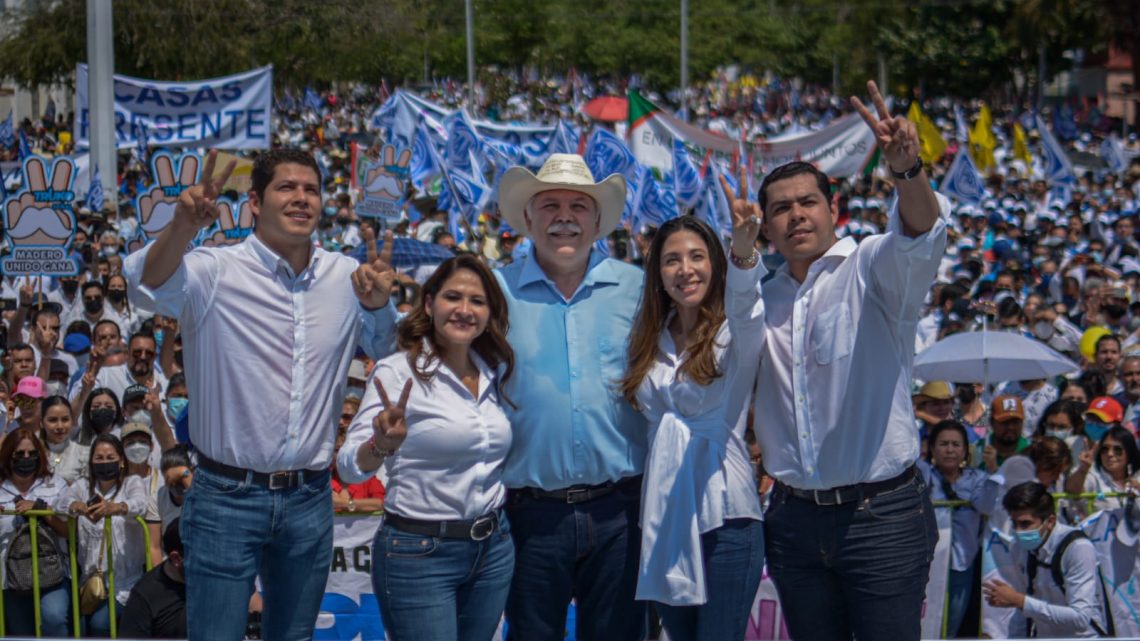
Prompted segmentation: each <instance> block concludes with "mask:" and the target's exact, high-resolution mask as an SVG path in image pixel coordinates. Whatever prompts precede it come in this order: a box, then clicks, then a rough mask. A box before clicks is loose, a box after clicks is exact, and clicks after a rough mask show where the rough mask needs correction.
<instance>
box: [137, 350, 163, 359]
mask: <svg viewBox="0 0 1140 641" xmlns="http://www.w3.org/2000/svg"><path fill="white" fill-rule="evenodd" d="M156 353H157V352H155V351H154V350H152V349H132V350H131V356H134V357H136V358H154V355H155V354H156Z"/></svg>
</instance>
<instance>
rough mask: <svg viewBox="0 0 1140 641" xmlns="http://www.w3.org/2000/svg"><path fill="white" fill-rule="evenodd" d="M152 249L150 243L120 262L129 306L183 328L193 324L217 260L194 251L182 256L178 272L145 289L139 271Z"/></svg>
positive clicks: (213, 278) (211, 285)
mask: <svg viewBox="0 0 1140 641" xmlns="http://www.w3.org/2000/svg"><path fill="white" fill-rule="evenodd" d="M153 249H154V245H153V244H152V245H148V246H146V247H144V248H143V249H141V250H139V251H137V252H134V253H132V254H131V255H129V256H127V259H126V260H125V261H123V276H124V277H125V278H126V279H127V287H128V288H129V289H130V291H129V294H128V295H129V296H130V300H131V304H132V305H134V306H135V307H137V308H138V309H140V310H142V311H146V312H150V313H152V314H160V315H162V316H169V317H172V318H177V319H179V321H180V322H181V323H182V324H183V325H187V326H192V325H194V324H196V322H197V320H198V319H200V318H201V317H202V316H203V315H204V314H205V312H206V309H207V308H208V307H209V303H210V300H211V298H212V297H213V292H214V284H215V283H216V282H217V276H218V271H219V270H218V261H217V258H216V257H215V256H214V253H213V251H211V250H209V249H204V248H199V249H195V250H194V251H192V252H190V253H188V254H186V255H185V256H183V257H182V262H181V264H179V265H178V269H177V270H175V271H174V274H172V275H171V276H170V278H168V279H166V282H165V283H163V284H162V285H159V286H158V287H147V286H146V285H144V284H143V282H142V281H143V270H144V267H145V265H146V257H147V254H149V253H150V251H151V250H153Z"/></svg>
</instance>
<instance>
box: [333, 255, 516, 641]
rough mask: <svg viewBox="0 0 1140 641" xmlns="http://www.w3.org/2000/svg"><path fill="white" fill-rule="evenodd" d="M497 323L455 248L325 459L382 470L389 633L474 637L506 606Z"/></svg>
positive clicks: (505, 369) (379, 551)
mask: <svg viewBox="0 0 1140 641" xmlns="http://www.w3.org/2000/svg"><path fill="white" fill-rule="evenodd" d="M507 329H508V322H507V303H506V298H505V297H504V296H503V293H502V291H501V290H500V289H499V286H498V283H497V282H496V280H495V277H494V275H492V274H491V271H490V270H489V269H488V268H487V267H486V266H485V265H483V263H482V262H480V261H479V259H478V258H476V257H474V256H469V255H462V256H457V257H455V258H452V259H449V260H447V261H446V262H444V263H443V264H442V265H440V267H439V269H437V270H436V272H435V273H434V274H433V275H432V276H431V277H430V278H428V280H427V282H426V283H425V284H424V288H423V299H422V302H421V303H420V304H419V305H418V306H417V307H416V308H415V309H414V310H413V311H412V312H411V313H410V314H409V315H408V317H407V318H405V319H404V320H403V322H402V323H401V324H400V327H399V343H398V344H399V347H400V351H399V352H397V353H396V354H393V355H392V356H389V357H387V358H385V359H383V360H381V361H380V362H378V363H377V365H376V367H375V369H374V370H373V372H372V376H371V379H372V385H370V386H369V387H368V388H367V389H366V390H365V394H364V398H363V399H362V401H361V406H360V411H359V412H358V413H357V415H356V417H355V418H354V419H353V422H352V424H351V425H350V426H349V428H348V435H347V438H346V441H345V444H344V446H343V447H341V449H340V452H339V453H338V455H337V472H338V473H339V475H340V477H341V478H342V479H343V480H344V481H345V482H346V483H359V482H362V481H364V480H366V479H367V478H368V477H369V476H371V475H373V474H374V473H375V472H376V471H377V470H378V469H379V468H380V466H381V465H383V466H384V467H385V469H386V470H387V473H388V485H387V488H386V490H387V491H386V496H385V504H384V510H385V515H384V522H383V524H382V525H381V527H380V529H379V530H378V531H377V533H376V538H375V541H374V542H373V551H372V560H373V571H372V585H373V588H374V589H375V591H376V594H377V596H378V597H379V600H380V616H381V618H382V620H383V622H384V630H385V632H386V633H387V634H388V635H389V638H391V639H394V640H395V641H401V640H403V639H408V640H415V641H454V640H463V641H468V640H469V641H487V640H489V639H490V638H491V637H492V635H493V634H494V633H495V630H496V629H497V627H498V625H499V620H500V617H501V616H502V613H503V609H504V608H505V606H506V601H507V593H508V590H509V589H510V582H511V575H512V573H513V570H514V559H515V551H514V544H513V543H512V541H511V536H510V527H509V525H508V523H507V520H506V516H505V514H504V512H503V510H502V509H501V508H502V506H503V503H504V502H505V501H506V496H507V492H506V487H505V486H504V485H503V483H502V480H501V477H502V470H503V462H504V461H505V459H506V456H507V451H508V450H509V449H510V445H511V426H510V422H509V421H508V420H507V416H506V414H505V413H504V412H503V407H504V403H509V402H510V401H509V400H508V399H507V398H506V397H505V396H504V395H503V391H502V390H503V387H504V384H505V382H506V381H507V379H508V378H509V377H510V374H511V371H512V369H513V365H514V355H513V352H512V351H511V348H510V346H509V345H508V344H507V341H506V335H507ZM397 395H398V396H397ZM393 398H397V399H398V400H397V401H396V402H395V403H393V402H392V399H393Z"/></svg>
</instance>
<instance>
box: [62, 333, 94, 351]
mask: <svg viewBox="0 0 1140 641" xmlns="http://www.w3.org/2000/svg"><path fill="white" fill-rule="evenodd" d="M89 349H91V339H90V338H87V337H86V336H84V335H83V334H68V335H67V337H66V338H64V339H63V351H65V352H68V353H70V354H85V353H87V350H89Z"/></svg>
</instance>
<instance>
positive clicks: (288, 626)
mask: <svg viewBox="0 0 1140 641" xmlns="http://www.w3.org/2000/svg"><path fill="white" fill-rule="evenodd" d="M329 478H330V477H329V473H328V472H325V473H323V474H320V475H318V476H317V477H316V478H314V479H312V480H311V481H309V482H308V483H306V484H304V485H301V486H299V487H296V488H292V489H287V490H269V489H267V488H263V487H260V486H257V485H253V484H252V483H250V482H249V479H248V478H247V479H246V480H244V481H234V480H231V479H228V478H226V477H224V476H219V475H217V474H213V473H211V472H210V471H208V470H206V469H205V468H198V471H197V472H196V473H195V474H194V485H193V487H191V488H190V490H189V491H188V492H187V493H186V500H185V501H184V502H183V504H182V521H181V527H182V530H181V533H182V543H183V546H184V547H185V549H186V623H187V626H188V628H189V629H188V632H189V637H190V639H191V641H238V640H240V639H242V638H243V637H244V636H245V624H246V621H247V619H248V613H247V611H248V607H249V597H250V596H251V595H252V594H253V581H254V578H256V577H258V576H260V577H261V587H262V590H263V593H262V598H263V599H264V603H265V609H264V612H263V615H262V617H263V618H262V627H261V631H262V638H264V639H274V641H276V640H277V639H281V640H282V641H294V640H301V639H311V638H312V636H313V628H314V627H315V626H316V623H317V614H318V612H319V611H320V607H321V599H322V598H323V597H324V592H325V582H326V581H327V579H328V576H329V565H330V563H331V562H332V552H333V549H332V543H333V531H332V521H333V512H332V488H331V486H330V484H329Z"/></svg>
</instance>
